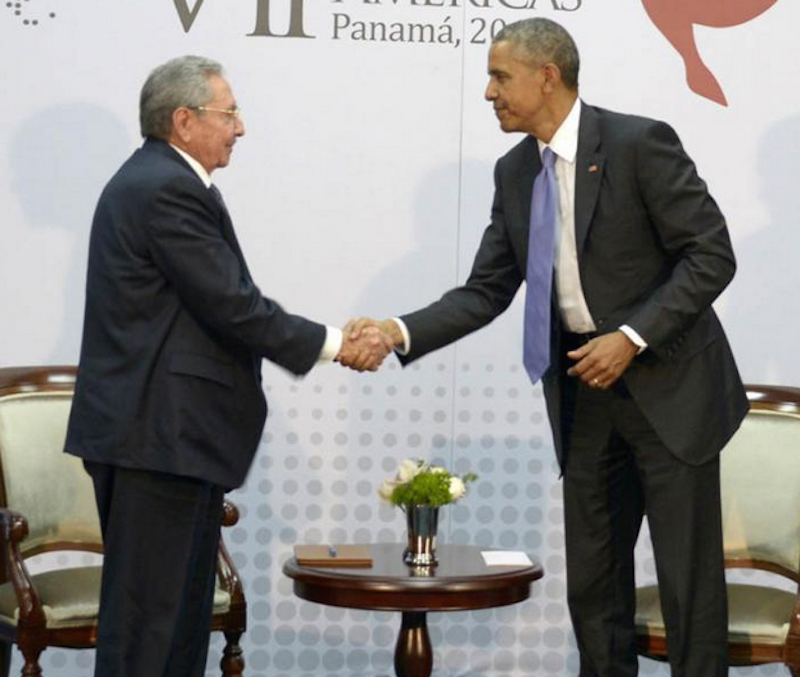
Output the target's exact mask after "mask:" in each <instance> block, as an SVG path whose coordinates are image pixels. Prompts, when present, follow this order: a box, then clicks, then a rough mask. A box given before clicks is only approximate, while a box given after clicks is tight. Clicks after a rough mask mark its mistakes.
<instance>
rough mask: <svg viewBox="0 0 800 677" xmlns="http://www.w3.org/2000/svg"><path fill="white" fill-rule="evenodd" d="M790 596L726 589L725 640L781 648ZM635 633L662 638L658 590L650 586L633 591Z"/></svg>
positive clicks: (747, 588) (748, 587) (751, 588)
mask: <svg viewBox="0 0 800 677" xmlns="http://www.w3.org/2000/svg"><path fill="white" fill-rule="evenodd" d="M796 599H797V597H796V595H795V594H794V593H793V592H787V591H785V590H778V589H776V588H766V587H761V586H757V585H742V584H738V583H733V584H729V585H728V617H729V622H728V639H729V641H730V642H753V643H757V644H783V643H784V642H786V636H787V635H788V634H789V622H790V621H791V618H792V612H793V611H794V605H795V600H796ZM636 631H637V633H639V634H644V633H645V632H647V633H649V634H650V635H652V636H656V637H663V636H665V634H666V632H665V630H664V619H663V618H662V616H661V603H660V602H659V599H658V588H657V587H656V586H654V585H649V586H646V587H642V588H639V589H637V591H636Z"/></svg>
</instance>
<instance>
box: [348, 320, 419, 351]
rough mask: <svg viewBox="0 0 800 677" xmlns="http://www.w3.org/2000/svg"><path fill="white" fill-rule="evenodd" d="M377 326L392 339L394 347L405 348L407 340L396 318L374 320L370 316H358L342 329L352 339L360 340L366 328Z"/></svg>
mask: <svg viewBox="0 0 800 677" xmlns="http://www.w3.org/2000/svg"><path fill="white" fill-rule="evenodd" d="M370 328H375V329H379V330H380V331H381V332H382V333H383V334H384V335H386V336H388V337H389V339H390V340H391V341H392V349H394V348H401V349H402V348H404V343H405V340H404V339H403V333H402V332H401V331H400V327H398V326H397V322H395V321H394V320H391V319H389V320H374V319H372V318H369V317H356V318H353V319H352V320H350V321H349V322H348V323H347V324H346V325H345V327H344V329H343V330H342V331H343V332H344V335H345V336H346V337H349V338H351V339H352V340H354V341H355V340H358V339H359V337H361V336H362V334H363V333H364V331H365V330H367V329H370Z"/></svg>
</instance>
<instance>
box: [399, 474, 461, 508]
mask: <svg viewBox="0 0 800 677" xmlns="http://www.w3.org/2000/svg"><path fill="white" fill-rule="evenodd" d="M452 500H453V499H452V497H451V496H450V475H449V474H447V473H436V474H434V473H431V472H422V473H420V474H419V475H417V476H416V477H415V478H413V479H412V480H411V481H410V482H406V483H405V484H398V485H397V486H396V487H395V489H394V491H393V492H392V503H394V504H395V505H430V506H432V507H434V508H436V507H439V506H440V505H446V504H447V503H450V501H452Z"/></svg>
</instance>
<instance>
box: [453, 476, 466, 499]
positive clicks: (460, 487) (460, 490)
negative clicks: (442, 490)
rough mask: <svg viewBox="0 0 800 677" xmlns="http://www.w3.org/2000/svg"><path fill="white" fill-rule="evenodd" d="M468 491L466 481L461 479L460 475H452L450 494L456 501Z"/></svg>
mask: <svg viewBox="0 0 800 677" xmlns="http://www.w3.org/2000/svg"><path fill="white" fill-rule="evenodd" d="M466 493H467V487H466V486H465V485H464V482H462V481H461V478H460V477H451V478H450V496H451V497H452V499H453V500H454V501H457V500H458V499H459V498H461V497H462V496H463V495H464V494H466Z"/></svg>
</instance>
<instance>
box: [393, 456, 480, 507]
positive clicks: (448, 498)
mask: <svg viewBox="0 0 800 677" xmlns="http://www.w3.org/2000/svg"><path fill="white" fill-rule="evenodd" d="M476 479H478V476H477V475H476V474H475V473H467V474H466V475H463V476H458V475H453V474H451V473H449V472H447V471H446V470H445V469H444V468H442V467H439V466H431V465H429V464H428V463H427V462H425V461H423V460H421V459H406V460H405V461H403V462H402V463H401V464H400V468H399V470H398V472H397V476H396V477H395V478H394V480H389V481H386V482H384V483H383V487H382V488H381V490H380V491H379V492H378V493H379V494H380V495H381V497H382V498H383V499H385V500H387V501H389V502H390V503H393V504H394V505H397V506H400V507H403V508H405V507H407V506H411V505H428V506H431V507H434V508H438V507H439V506H442V505H447V504H448V503H453V502H454V501H457V500H458V499H459V498H461V497H462V496H463V495H464V494H465V493H466V491H467V486H468V485H469V483H470V482H473V481H474V480H476Z"/></svg>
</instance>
